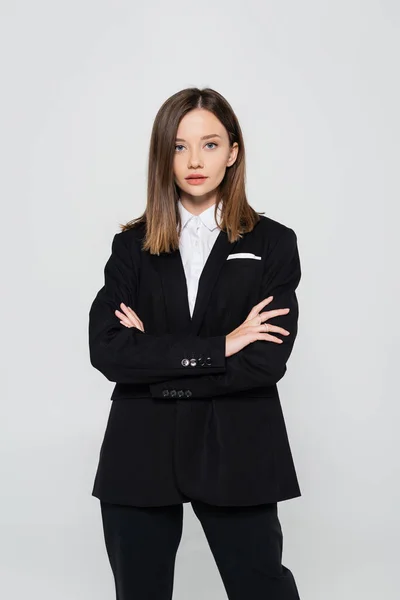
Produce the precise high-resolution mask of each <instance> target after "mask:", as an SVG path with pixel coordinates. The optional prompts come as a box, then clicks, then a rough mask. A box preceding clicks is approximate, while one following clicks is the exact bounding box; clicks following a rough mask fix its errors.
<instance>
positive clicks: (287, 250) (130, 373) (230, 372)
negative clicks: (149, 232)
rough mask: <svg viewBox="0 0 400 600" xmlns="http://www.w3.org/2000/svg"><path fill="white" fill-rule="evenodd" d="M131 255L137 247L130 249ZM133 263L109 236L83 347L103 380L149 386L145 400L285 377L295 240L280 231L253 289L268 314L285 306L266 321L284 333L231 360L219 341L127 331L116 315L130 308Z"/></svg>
mask: <svg viewBox="0 0 400 600" xmlns="http://www.w3.org/2000/svg"><path fill="white" fill-rule="evenodd" d="M136 251H137V252H138V251H139V250H138V248H137V249H136ZM135 264H136V261H135V260H132V254H131V252H130V250H129V244H128V243H127V236H126V235H125V234H124V233H119V234H116V235H115V237H114V240H113V244H112V254H111V257H110V258H109V260H108V262H107V264H106V266H105V270H104V273H105V285H104V286H103V288H102V289H101V290H100V291H99V292H98V294H97V296H96V298H95V300H94V301H93V304H92V306H91V309H90V313H89V347H90V357H91V363H92V365H93V366H94V367H95V368H97V369H98V370H99V371H100V372H102V373H103V374H104V375H105V376H106V377H107V379H109V380H110V381H115V382H121V383H149V385H150V392H151V394H152V396H153V397H156V398H157V397H160V398H161V397H163V391H164V390H165V389H177V388H179V389H185V388H188V389H190V390H191V393H192V397H202V398H204V397H212V396H218V395H222V394H228V393H230V392H237V391H243V390H248V389H251V388H255V387H260V386H270V385H274V384H276V383H277V382H278V381H279V380H280V379H281V378H282V377H283V375H284V374H285V372H286V363H287V361H288V359H289V356H290V354H291V352H292V349H293V345H294V341H295V339H296V336H297V328H298V325H297V324H298V314H299V309H298V302H297V297H296V291H295V290H296V288H297V286H298V284H299V281H300V278H301V267H300V259H299V253H298V248H297V237H296V234H295V232H294V231H293V230H292V229H290V228H288V227H287V228H285V229H284V230H283V231H282V234H281V236H280V238H279V239H278V241H277V242H276V243H275V245H274V247H273V248H272V249H271V250H270V252H269V254H268V256H267V258H266V265H265V269H264V272H263V277H262V283H261V286H260V298H259V301H261V300H263V299H264V298H266V297H268V296H271V295H272V296H273V297H274V298H273V301H272V302H271V303H270V304H269V305H268V310H273V309H278V308H284V307H288V308H290V311H289V312H288V313H287V314H286V315H280V316H279V317H277V319H278V321H274V319H273V320H271V321H269V323H272V324H276V325H280V326H281V327H284V328H285V329H287V330H288V331H289V332H290V335H289V336H287V337H284V338H283V339H282V343H281V344H276V343H271V342H268V341H265V340H257V341H255V342H252V343H251V344H249V345H247V346H246V347H245V348H243V349H242V350H240V351H239V352H237V353H236V354H234V355H232V356H229V357H226V356H225V341H226V337H225V335H222V336H213V337H203V338H202V337H199V336H191V335H181V334H179V335H175V334H167V335H161V336H154V335H149V334H147V333H145V332H143V331H142V330H141V329H139V328H136V327H130V328H127V327H126V326H125V325H124V324H122V323H121V322H120V319H119V316H117V313H116V310H118V308H119V307H120V304H121V302H123V303H124V304H125V305H127V306H132V305H133V303H132V300H133V290H134V289H135V286H136V285H137V282H138V279H137V272H136V269H135ZM188 350H189V351H190V352H192V351H193V353H194V355H198V354H205V355H206V356H211V357H212V366H210V367H207V371H206V372H205V369H204V368H202V367H200V366H198V367H191V368H189V369H188V368H187V367H184V366H182V363H181V361H182V357H184V356H186V355H187V354H188Z"/></svg>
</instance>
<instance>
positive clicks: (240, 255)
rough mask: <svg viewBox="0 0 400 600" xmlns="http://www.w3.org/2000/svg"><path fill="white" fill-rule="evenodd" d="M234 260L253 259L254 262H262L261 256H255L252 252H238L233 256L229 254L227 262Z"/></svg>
mask: <svg viewBox="0 0 400 600" xmlns="http://www.w3.org/2000/svg"><path fill="white" fill-rule="evenodd" d="M233 258H246V259H250V260H251V259H253V260H261V256H257V255H256V254H253V253H252V252H236V253H233V254H229V255H228V257H227V259H226V260H232V259H233Z"/></svg>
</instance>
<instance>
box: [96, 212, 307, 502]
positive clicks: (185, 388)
mask: <svg viewBox="0 0 400 600" xmlns="http://www.w3.org/2000/svg"><path fill="white" fill-rule="evenodd" d="M260 217H261V218H260V221H259V222H258V223H257V225H256V226H255V227H254V229H253V231H251V232H250V233H247V234H244V235H243V237H242V239H239V240H238V241H236V242H233V243H230V242H229V240H228V236H227V234H226V233H225V232H224V231H220V233H219V235H218V238H217V239H216V241H215V243H214V246H213V247H212V249H211V253H210V255H209V257H208V259H207V262H206V264H205V266H204V269H203V271H202V273H201V277H200V280H199V288H198V294H197V298H196V305H195V308H194V313H193V318H191V316H190V312H189V305H188V297H187V287H186V278H185V273H184V269H183V264H182V260H181V255H180V252H179V250H176V251H174V252H172V253H161V254H160V255H151V254H150V253H149V252H144V251H142V249H141V246H140V243H141V239H142V238H143V236H144V226H143V225H141V226H139V227H136V228H134V229H130V230H128V231H124V232H121V233H117V234H116V235H115V237H114V239H113V242H112V253H111V256H110V258H109V260H108V262H107V264H106V266H105V269H104V274H105V285H104V286H103V287H102V288H101V290H100V291H99V292H98V294H97V295H96V297H95V299H94V301H93V303H92V305H91V308H90V312H89V350H90V360H91V364H92V365H93V366H94V367H95V368H96V369H98V370H99V371H100V372H101V373H102V374H103V375H104V376H105V377H106V378H107V379H108V380H110V381H113V382H115V383H116V385H115V387H114V390H113V392H112V396H111V400H112V405H111V409H110V414H109V418H108V423H107V427H106V431H105V435H104V439H103V443H102V446H101V450H100V457H99V465H98V469H97V473H96V477H95V481H94V487H93V491H92V495H93V496H95V497H97V498H100V499H102V500H104V501H107V502H115V503H119V504H128V505H134V506H161V505H167V504H176V503H181V502H188V501H190V499H199V500H202V501H204V502H208V503H210V504H215V505H225V506H229V505H231V506H240V505H243V506H244V505H252V504H261V503H264V502H278V501H282V500H286V499H289V498H294V497H297V496H300V495H301V492H300V488H299V484H298V480H297V476H296V472H295V467H294V464H293V460H292V454H291V450H290V447H289V441H288V436H287V431H286V427H285V422H284V417H283V413H282V408H281V404H280V399H279V394H278V390H277V386H276V384H277V382H278V381H279V380H280V379H281V378H282V377H283V375H284V374H285V372H286V363H287V361H288V358H289V356H290V354H291V352H292V348H293V344H294V341H295V338H296V335H297V322H298V302H297V298H296V293H295V290H296V288H297V286H298V283H299V281H300V277H301V272H300V260H299V254H298V248H297V237H296V234H295V232H294V231H293V229H290V228H289V227H286V226H285V225H283V224H281V223H279V222H278V221H274V220H273V219H271V218H269V217H266V216H263V215H260ZM242 252H245V253H252V254H254V255H256V256H259V257H261V260H257V259H252V258H249V257H241V258H235V259H229V260H228V255H230V254H235V253H242ZM270 295H273V296H274V299H273V301H272V302H271V303H270V304H269V305H267V306H266V307H265V308H264V309H263V310H272V309H274V308H286V307H289V308H290V312H289V313H288V314H287V315H283V316H279V317H275V318H274V319H271V320H269V323H273V324H277V325H280V326H282V327H284V328H285V329H287V330H288V331H290V335H289V336H280V335H279V334H277V335H278V337H281V339H283V343H282V344H277V343H274V342H268V341H264V340H257V341H255V342H253V343H251V344H249V345H248V346H246V347H245V348H243V349H242V350H241V351H240V352H238V353H236V354H234V355H232V356H230V357H228V358H226V357H225V336H226V335H227V334H228V333H230V332H231V331H233V329H235V328H236V327H238V326H239V325H240V324H241V323H243V321H244V320H245V319H246V317H247V315H248V313H249V312H250V310H251V308H252V307H253V306H254V305H255V304H257V303H258V302H260V301H261V300H262V299H264V298H266V297H268V296H270ZM121 302H124V303H125V304H127V305H128V306H131V307H132V308H133V310H134V311H135V312H136V313H137V314H138V316H139V317H140V318H141V320H142V321H143V324H144V329H145V331H144V332H142V331H140V330H139V329H137V328H134V327H132V328H127V327H125V326H124V325H121V324H120V322H119V319H118V317H116V315H115V314H114V311H115V309H116V308H119V305H120V303H121Z"/></svg>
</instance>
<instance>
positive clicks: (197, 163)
mask: <svg viewBox="0 0 400 600" xmlns="http://www.w3.org/2000/svg"><path fill="white" fill-rule="evenodd" d="M202 166H203V164H202V160H201V159H200V157H199V156H198V155H197V154H196V153H194V152H192V153H191V154H190V155H189V161H188V168H190V167H194V168H195V169H197V168H198V167H202Z"/></svg>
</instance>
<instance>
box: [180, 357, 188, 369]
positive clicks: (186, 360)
mask: <svg viewBox="0 0 400 600" xmlns="http://www.w3.org/2000/svg"><path fill="white" fill-rule="evenodd" d="M188 364H189V359H188V358H183V359H182V360H181V365H182V367H187V366H188Z"/></svg>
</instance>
